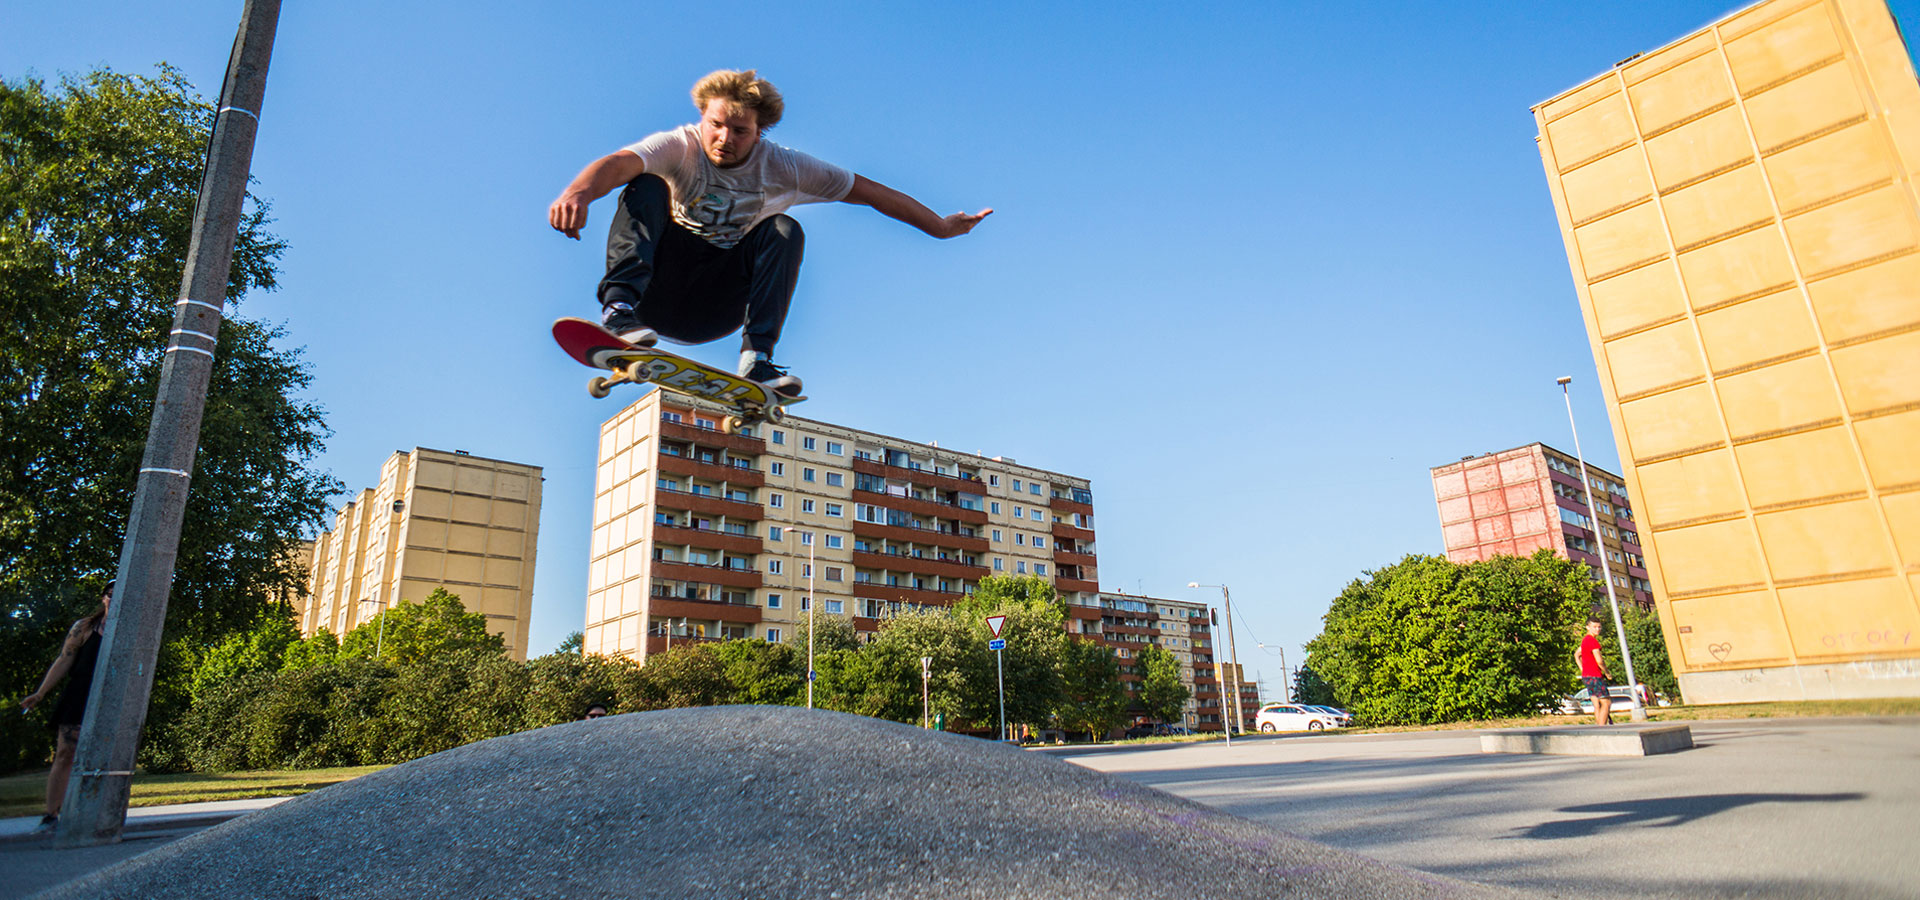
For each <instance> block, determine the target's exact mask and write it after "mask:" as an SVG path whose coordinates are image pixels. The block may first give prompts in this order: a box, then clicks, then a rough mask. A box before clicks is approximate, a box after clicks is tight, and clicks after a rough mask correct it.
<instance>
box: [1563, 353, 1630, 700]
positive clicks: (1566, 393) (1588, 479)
mask: <svg viewBox="0 0 1920 900" xmlns="http://www.w3.org/2000/svg"><path fill="white" fill-rule="evenodd" d="M1571 381H1573V376H1571V375H1562V376H1560V377H1559V378H1557V379H1555V383H1556V384H1558V385H1560V396H1561V398H1562V399H1564V400H1566V401H1567V427H1568V428H1570V429H1572V430H1573V458H1574V459H1577V460H1579V461H1580V487H1581V488H1582V489H1584V490H1585V491H1586V492H1587V493H1586V497H1587V520H1588V522H1589V523H1591V524H1592V525H1593V542H1594V543H1595V544H1598V545H1600V553H1599V554H1598V555H1599V557H1600V583H1601V584H1604V585H1606V587H1607V605H1608V606H1611V607H1613V633H1614V636H1615V637H1618V638H1619V639H1620V662H1621V663H1622V664H1623V665H1625V666H1626V667H1627V692H1628V694H1629V695H1630V696H1631V697H1632V698H1633V709H1632V711H1631V714H1630V715H1631V718H1632V719H1633V721H1635V722H1645V721H1646V720H1647V699H1646V698H1644V697H1642V696H1640V681H1639V679H1638V678H1636V677H1634V674H1633V651H1631V650H1629V649H1627V626H1626V625H1625V624H1624V623H1622V622H1621V621H1620V598H1619V596H1617V595H1616V594H1615V593H1614V591H1613V567H1612V566H1610V565H1607V541H1606V538H1605V537H1604V536H1603V535H1601V533H1600V508H1599V507H1597V506H1595V505H1593V476H1592V475H1589V474H1587V455H1586V454H1585V453H1582V452H1580V426H1578V425H1575V424H1574V423H1573V392H1572V391H1571V390H1570V389H1569V388H1568V387H1567V384H1568V383H1569V382H1571ZM1593 701H1594V704H1595V706H1598V705H1599V703H1600V698H1598V697H1595V698H1593Z"/></svg>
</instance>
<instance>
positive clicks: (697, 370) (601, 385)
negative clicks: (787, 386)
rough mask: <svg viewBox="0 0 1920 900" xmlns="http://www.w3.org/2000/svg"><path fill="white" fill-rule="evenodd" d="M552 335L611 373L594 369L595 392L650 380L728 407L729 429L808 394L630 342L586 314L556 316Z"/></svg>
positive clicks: (780, 415) (773, 417)
mask: <svg viewBox="0 0 1920 900" xmlns="http://www.w3.org/2000/svg"><path fill="white" fill-rule="evenodd" d="M553 340H554V342H556V343H558V344H559V345H560V349H562V350H565V351H567V355H568V356H571V357H573V358H574V361H576V362H578V363H580V364H581V365H583V366H590V367H592V368H595V369H606V370H608V371H610V372H612V373H613V374H612V376H606V375H595V376H594V377H593V378H592V379H591V380H589V381H588V382H587V393H589V394H592V395H593V396H594V397H597V398H601V397H605V396H607V394H608V393H610V392H611V391H612V390H613V386H614V385H616V384H652V385H655V386H657V387H659V388H660V389H661V390H665V391H672V392H673V393H676V394H684V395H686V396H688V397H694V398H697V399H700V400H707V401H710V402H713V403H717V404H719V405H721V406H723V407H726V408H727V409H729V410H731V411H732V414H731V415H729V416H727V417H726V419H724V420H723V421H722V422H721V428H720V430H721V431H723V432H725V433H727V434H733V433H735V432H737V431H739V430H740V429H742V428H745V427H747V426H748V425H752V424H754V423H756V422H774V423H778V422H780V421H782V420H783V419H785V418H786V407H788V406H791V405H793V404H795V403H799V402H800V401H802V400H805V399H807V398H805V397H788V396H785V395H782V394H780V393H778V392H776V391H774V389H772V388H770V387H767V386H766V385H764V384H761V383H760V382H757V381H748V380H747V379H745V378H741V377H740V376H738V375H735V374H733V373H732V372H725V371H722V370H720V369H716V368H714V367H712V366H709V365H707V364H705V363H701V362H695V361H694V360H691V359H688V358H686V357H684V356H681V355H680V354H678V353H674V352H672V351H669V350H662V349H660V348H659V347H650V346H642V345H639V344H633V343H628V342H627V341H624V340H621V339H620V336H619V335H616V334H614V333H612V332H610V331H608V330H606V329H605V328H601V327H600V326H599V325H598V324H597V323H594V322H589V321H587V320H586V319H575V318H571V317H569V318H564V319H556V320H554V323H553Z"/></svg>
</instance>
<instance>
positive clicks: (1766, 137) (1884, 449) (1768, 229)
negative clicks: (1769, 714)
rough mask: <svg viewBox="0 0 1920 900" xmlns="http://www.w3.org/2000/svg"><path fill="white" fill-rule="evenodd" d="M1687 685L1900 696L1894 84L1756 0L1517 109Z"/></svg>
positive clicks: (1904, 108)
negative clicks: (1526, 117) (1524, 120)
mask: <svg viewBox="0 0 1920 900" xmlns="http://www.w3.org/2000/svg"><path fill="white" fill-rule="evenodd" d="M1534 116H1535V120H1536V122H1537V123H1538V126H1539V129H1540V135H1539V138H1538V142H1539V149H1540V154H1541V158H1542V161H1543V162H1544V164H1545V168H1546V175H1547V183H1548V186H1549V188H1550V190H1551V192H1552V195H1553V201H1554V207H1555V210H1556V212H1557V213H1558V217H1559V222H1560V228H1561V233H1562V236H1563V238H1564V240H1565V243H1566V247H1567V255H1568V260H1569V263H1570V264H1571V267H1572V272H1573V280H1574V287H1575V290H1576V292H1577V293H1578V295H1579V299H1580V306H1581V312H1582V314H1583V317H1584V319H1585V322H1586V326H1587V335H1588V338H1589V340H1590V341H1591V343H1592V346H1593V350H1594V359H1595V362H1596V364H1597V367H1598V370H1599V375H1600V382H1599V383H1600V390H1601V393H1602V394H1603V395H1604V397H1605V399H1606V403H1607V409H1608V414H1609V416H1610V418H1611V420H1612V424H1613V429H1614V436H1615V438H1616V443H1617V444H1618V446H1619V447H1620V455H1621V465H1622V467H1623V468H1624V469H1625V475H1626V478H1625V481H1626V483H1627V486H1628V489H1629V493H1630V494H1631V495H1632V497H1633V507H1634V509H1635V510H1637V511H1638V513H1639V519H1640V522H1641V524H1642V527H1641V534H1642V536H1643V537H1645V538H1647V539H1648V540H1649V542H1650V543H1649V544H1648V545H1647V546H1648V548H1649V550H1650V551H1651V553H1650V556H1649V563H1650V566H1649V571H1650V572H1651V573H1652V577H1651V581H1652V583H1653V588H1654V595H1655V597H1656V598H1657V600H1658V609H1659V610H1660V615H1661V624H1662V625H1663V626H1664V629H1665V633H1666V638H1667V641H1668V645H1669V649H1670V652H1671V657H1672V659H1673V664H1674V669H1675V671H1676V673H1678V675H1679V679H1680V684H1681V688H1682V691H1683V692H1684V693H1685V695H1686V697H1687V699H1688V700H1690V701H1693V702H1705V703H1715V702H1733V701H1746V700H1768V699H1802V698H1826V697H1869V696H1913V695H1916V694H1920V640H1917V639H1916V636H1920V452H1916V448H1920V187H1917V185H1920V182H1917V181H1916V179H1920V127H1916V125H1917V123H1920V84H1917V83H1916V81H1915V77H1914V67H1913V62H1912V57H1911V55H1910V52H1909V50H1908V48H1907V47H1906V45H1905V43H1904V42H1903V40H1902V38H1901V35H1900V32H1899V29H1898V28H1897V27H1896V25H1895V23H1894V20H1893V17H1892V15H1891V14H1890V12H1889V11H1888V8H1887V6H1886V5H1885V3H1884V2H1882V0H1768V2H1763V3H1759V4H1756V5H1754V6H1750V7H1747V8H1746V9H1743V10H1741V11H1739V12H1737V13H1734V14H1733V15H1730V16H1728V17H1726V18H1724V19H1721V20H1720V21H1718V22H1715V23H1713V24H1711V25H1709V26H1707V27H1705V28H1703V29H1701V30H1699V31H1697V32H1694V33H1693V34H1690V35H1687V36H1686V37H1684V38H1682V39H1680V40H1678V41H1675V42H1674V43H1671V44H1668V45H1667V46H1664V47H1661V48H1659V49H1656V50H1653V51H1651V52H1648V53H1643V54H1640V55H1637V56H1634V57H1632V58H1630V59H1628V60H1625V61H1623V62H1621V63H1619V64H1617V65H1615V66H1614V68H1613V69H1612V70H1611V71H1609V72H1607V73H1605V74H1603V75H1600V76H1598V77H1596V78H1594V79H1592V80H1590V81H1588V82H1586V83H1584V84H1581V85H1579V86H1578V87H1575V88H1573V89H1572V90H1569V91H1567V92H1565V93H1563V94H1560V95H1559V96H1556V97H1553V98H1552V99H1549V100H1547V101H1545V102H1543V103H1541V104H1540V105H1539V106H1537V107H1535V108H1534Z"/></svg>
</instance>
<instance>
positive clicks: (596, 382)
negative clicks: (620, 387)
mask: <svg viewBox="0 0 1920 900" xmlns="http://www.w3.org/2000/svg"><path fill="white" fill-rule="evenodd" d="M587 393H589V394H592V395H593V397H594V399H596V400H605V399H606V397H607V394H609V393H611V391H610V390H609V388H608V385H607V380H606V379H605V378H603V377H601V376H599V375H595V376H593V378H591V379H589V380H588V381H587Z"/></svg>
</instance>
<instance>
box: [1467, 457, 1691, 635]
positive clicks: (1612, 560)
mask: <svg viewBox="0 0 1920 900" xmlns="http://www.w3.org/2000/svg"><path fill="white" fill-rule="evenodd" d="M1432 472H1433V499H1434V502H1435V503H1437V504H1438V505H1439V507H1440V533H1441V537H1442V539H1443V540H1444V541H1445V543H1446V547H1447V558H1448V559H1450V560H1452V561H1454V562H1457V563H1469V562H1479V561H1481V560H1484V559H1487V558H1489V557H1492V556H1503V555H1504V556H1532V555H1533V554H1534V553H1536V552H1538V551H1540V550H1552V551H1553V553H1554V555H1555V556H1559V557H1561V558H1563V559H1571V560H1574V561H1575V562H1582V563H1586V565H1587V569H1588V570H1589V571H1590V572H1591V573H1592V574H1593V580H1594V586H1595V587H1594V589H1595V590H1596V591H1600V592H1604V591H1605V589H1606V588H1605V585H1603V584H1601V581H1602V579H1608V578H1610V579H1612V580H1613V585H1614V591H1615V594H1616V595H1617V596H1618V597H1619V598H1620V599H1621V600H1623V601H1624V600H1628V599H1632V600H1634V601H1635V602H1638V603H1639V604H1640V605H1641V606H1644V607H1649V608H1651V607H1652V606H1653V585H1652V584H1651V583H1650V582H1649V581H1648V580H1647V568H1646V565H1647V562H1646V551H1644V550H1642V549H1641V544H1640V533H1639V529H1638V527H1637V526H1636V525H1635V524H1634V519H1633V507H1632V504H1630V503H1628V502H1627V488H1626V485H1625V484H1623V483H1622V482H1621V479H1620V476H1618V475H1615V474H1614V473H1612V472H1609V471H1607V470H1605V469H1602V468H1600V467H1598V466H1595V465H1593V464H1592V463H1588V464H1587V475H1588V480H1589V481H1590V482H1591V484H1592V486H1593V503H1594V505H1595V506H1596V507H1599V508H1598V509H1597V510H1595V509H1588V508H1587V497H1586V492H1585V490H1584V489H1583V488H1582V487H1581V486H1580V462H1579V460H1577V459H1575V458H1574V457H1572V456H1569V455H1567V454H1565V453H1561V452H1560V451H1558V450H1555V449H1553V448H1552V447H1549V446H1547V445H1545V444H1541V443H1533V444H1528V445H1526V446H1525V447H1515V448H1514V449H1512V450H1503V451H1501V452H1499V453H1488V454H1486V455H1485V456H1473V457H1468V458H1466V459H1463V460H1461V461H1459V462H1456V463H1448V464H1447V465H1444V466H1435V467H1433V470H1432Z"/></svg>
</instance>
